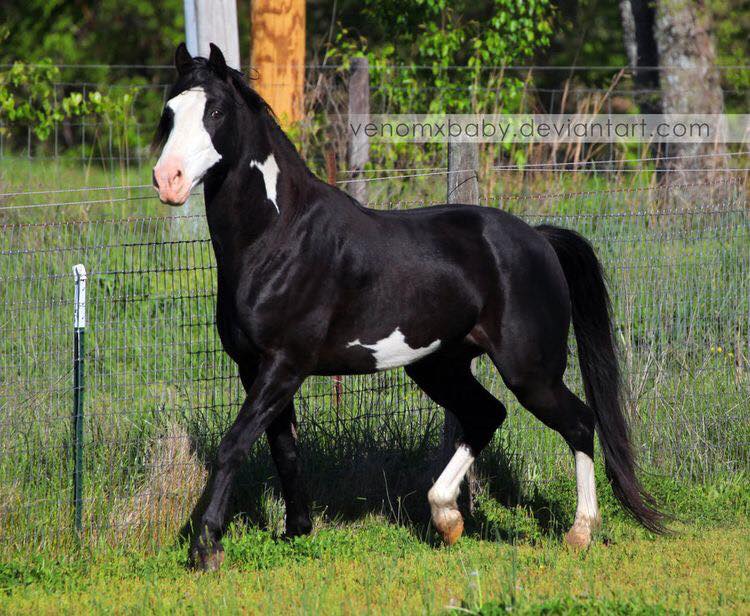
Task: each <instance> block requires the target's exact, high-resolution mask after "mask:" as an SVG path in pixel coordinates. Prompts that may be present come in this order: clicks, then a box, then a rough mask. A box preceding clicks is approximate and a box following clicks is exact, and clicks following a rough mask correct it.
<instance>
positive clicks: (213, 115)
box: [211, 109, 221, 120]
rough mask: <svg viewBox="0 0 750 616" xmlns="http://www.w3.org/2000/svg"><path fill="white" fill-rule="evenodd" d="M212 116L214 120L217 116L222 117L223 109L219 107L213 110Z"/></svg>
mask: <svg viewBox="0 0 750 616" xmlns="http://www.w3.org/2000/svg"><path fill="white" fill-rule="evenodd" d="M211 117H212V118H213V119H214V120H215V119H216V118H220V117H221V111H220V110H219V109H214V110H213V111H212V112H211Z"/></svg>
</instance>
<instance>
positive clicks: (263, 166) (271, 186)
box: [250, 152, 281, 214]
mask: <svg viewBox="0 0 750 616" xmlns="http://www.w3.org/2000/svg"><path fill="white" fill-rule="evenodd" d="M250 168H251V169H253V168H255V169H257V170H258V171H260V172H261V173H262V174H263V183H264V184H265V185H266V197H267V198H268V200H269V201H270V202H271V203H273V206H274V207H275V208H276V212H277V213H279V214H280V213H281V212H279V205H278V203H276V183H277V182H278V180H279V165H277V164H276V158H274V155H273V152H272V153H271V154H269V155H268V158H266V160H264V161H263V162H262V163H259V162H258V161H257V160H254V161H252V162H251V163H250Z"/></svg>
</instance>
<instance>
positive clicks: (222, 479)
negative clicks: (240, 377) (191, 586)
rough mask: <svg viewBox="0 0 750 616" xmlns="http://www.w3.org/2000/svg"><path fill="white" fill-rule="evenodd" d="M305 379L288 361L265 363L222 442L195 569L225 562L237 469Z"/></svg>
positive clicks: (198, 532) (194, 556)
mask: <svg viewBox="0 0 750 616" xmlns="http://www.w3.org/2000/svg"><path fill="white" fill-rule="evenodd" d="M303 379H304V376H303V375H302V374H301V372H300V371H299V370H297V369H296V368H295V366H294V364H293V362H290V361H288V360H287V358H285V357H276V358H274V359H272V360H270V361H264V362H261V364H260V365H259V366H258V371H257V376H256V377H255V379H254V381H253V383H252V385H251V386H250V391H248V395H247V399H246V400H245V402H244V403H243V404H242V408H241V409H240V412H239V414H238V415H237V419H235V421H234V424H232V427H231V428H230V429H229V431H228V432H227V433H226V434H225V435H224V437H223V438H222V439H221V443H220V444H219V450H218V452H217V454H216V461H215V462H214V465H213V469H212V472H211V477H210V479H209V481H208V484H207V485H206V488H205V490H204V494H203V496H202V497H201V501H202V502H203V503H206V508H205V510H204V512H203V515H202V516H201V518H200V522H199V526H198V528H197V529H195V531H196V532H195V538H194V540H193V545H192V546H191V549H190V556H191V559H192V562H193V565H194V566H195V567H196V568H198V569H203V570H216V569H218V568H219V567H220V566H221V563H222V561H223V560H224V550H223V549H222V547H221V543H220V537H221V530H222V528H223V526H224V517H225V515H226V509H227V503H228V502H229V496H230V490H231V486H232V483H233V480H234V477H235V475H236V473H237V469H238V468H239V466H240V464H241V463H242V461H243V459H244V458H245V456H246V455H247V453H248V451H250V447H251V446H252V445H253V443H254V442H255V441H256V440H257V439H258V437H259V436H260V435H261V434H263V432H265V431H266V430H267V429H268V428H269V426H270V425H271V424H272V422H273V421H274V420H275V419H276V418H277V417H279V415H281V414H282V412H283V411H284V410H285V409H286V408H287V407H288V406H289V405H290V403H291V401H292V398H293V397H294V394H295V392H296V391H297V389H298V388H299V386H300V384H301V383H302V381H303Z"/></svg>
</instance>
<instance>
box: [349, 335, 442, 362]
mask: <svg viewBox="0 0 750 616" xmlns="http://www.w3.org/2000/svg"><path fill="white" fill-rule="evenodd" d="M347 346H348V347H352V346H361V347H364V348H366V349H370V350H371V351H372V355H373V357H375V367H376V368H377V369H378V370H387V369H388V368H398V367H399V366H406V365H408V364H411V363H414V362H415V361H417V360H418V359H421V358H422V357H425V356H426V355H429V354H430V353H432V352H434V351H436V350H437V348H438V347H439V346H440V340H435V341H433V342H431V343H430V344H428V345H427V346H426V347H419V348H416V349H415V348H412V347H410V346H409V345H408V344H407V343H406V338H404V335H403V334H402V333H401V330H400V329H399V328H398V327H397V328H396V329H395V330H393V333H392V334H391V335H390V336H388V337H387V338H383V339H382V340H378V341H377V342H376V343H374V344H364V343H362V342H360V340H359V338H357V340H354V341H352V342H350V343H349V344H348V345H347Z"/></svg>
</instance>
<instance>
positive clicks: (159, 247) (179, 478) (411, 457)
mask: <svg viewBox="0 0 750 616" xmlns="http://www.w3.org/2000/svg"><path fill="white" fill-rule="evenodd" d="M746 194H747V193H746V185H745V183H744V181H743V180H742V178H739V179H736V178H735V179H732V178H723V177H721V178H719V179H718V180H716V181H714V182H711V183H697V184H692V185H691V184H685V185H674V184H673V185H671V186H662V187H651V188H637V189H631V188H624V189H612V190H592V191H584V192H550V193H540V194H524V193H516V194H504V195H498V194H492V195H488V196H487V197H486V198H485V199H484V201H485V203H486V204H487V205H490V206H496V207H502V208H503V209H506V210H509V211H512V212H514V213H517V214H519V215H521V216H523V217H524V218H525V219H526V220H528V221H529V222H531V223H534V224H538V223H541V222H551V223H553V224H558V225H561V226H565V227H569V228H573V229H576V230H578V231H580V232H581V233H583V234H584V235H586V236H587V237H588V238H590V239H591V241H592V242H593V243H594V245H595V246H596V248H597V250H598V252H599V254H600V256H601V258H602V260H603V262H604V265H605V269H606V270H607V272H608V274H609V277H610V283H611V288H612V295H613V299H614V303H615V313H616V327H617V337H618V341H619V344H620V347H621V350H622V357H623V362H624V374H625V381H626V390H627V407H628V411H629V413H630V414H631V416H632V418H633V426H634V433H635V440H636V443H637V447H638V452H639V458H640V460H641V461H642V463H643V464H644V466H645V467H646V468H647V469H648V470H650V471H651V472H658V473H665V474H669V475H672V476H675V477H681V478H689V479H693V480H707V479H710V478H711V477H714V476H717V475H722V474H740V473H746V472H747V471H748V470H749V469H748V466H749V464H750V456H749V454H748V451H749V450H750V448H749V447H748V446H749V445H750V250H749V249H748V246H750V211H749V210H748V207H747V201H746ZM50 197H52V199H50ZM34 198H35V199H38V200H39V202H43V201H44V200H45V199H50V202H52V201H53V200H56V196H55V195H37V196H35V197H34ZM405 206H413V204H402V203H389V204H387V205H386V206H385V207H405ZM77 263H82V264H84V265H85V266H86V268H87V270H88V291H87V295H88V302H87V307H88V309H87V312H88V328H87V347H86V350H85V354H84V357H83V359H84V375H85V381H84V382H85V395H84V405H83V417H84V424H83V428H84V429H83V441H82V454H83V455H82V468H80V469H79V470H80V473H81V476H82V478H83V494H82V500H81V503H82V532H81V536H80V537H81V538H82V539H83V540H84V541H86V542H90V541H97V540H105V541H117V542H118V543H123V542H128V541H134V542H144V541H161V540H164V539H165V538H168V537H173V536H174V535H175V533H176V532H177V531H178V530H179V528H180V526H181V524H182V523H184V522H185V521H186V519H187V517H188V515H189V512H190V510H191V507H192V505H193V503H194V501H195V499H196V498H197V496H198V494H199V492H200V491H201V489H202V486H203V483H204V481H205V477H206V471H205V466H206V464H207V462H208V461H209V460H210V459H212V456H213V452H214V451H215V447H216V446H217V444H218V440H219V438H220V436H221V434H222V433H223V432H224V430H225V429H226V428H227V427H228V425H229V423H230V422H231V420H232V419H233V417H234V415H235V414H236V412H237V410H238V407H239V404H240V402H241V400H242V398H243V392H242V390H241V387H240V384H239V380H238V378H237V375H236V370H235V368H234V366H233V365H232V363H231V361H230V360H229V359H228V358H227V357H226V355H225V354H224V353H223V351H222V350H221V346H220V343H219V341H218V338H217V335H216V333H215V327H214V295H215V275H214V274H215V272H214V267H215V266H214V261H213V255H212V251H211V246H210V241H209V239H208V232H207V229H206V227H205V220H204V218H203V217H202V216H182V217H175V216H171V217H169V216H168V217H144V216H139V217H130V218H127V217H115V218H112V219H106V220H95V221H92V220H88V221H79V222H69V221H60V222H52V223H50V222H47V223H9V224H6V225H4V226H2V228H1V229H0V304H1V305H2V310H3V311H2V315H3V316H2V323H3V325H2V336H1V337H0V345H2V346H1V352H0V539H1V540H2V543H3V545H5V546H11V547H15V548H18V549H28V548H30V547H32V546H33V547H37V548H38V547H49V548H64V547H65V546H69V545H73V544H74V543H75V542H76V541H78V540H79V539H77V538H76V534H75V533H74V532H73V530H72V528H73V519H74V512H73V505H74V494H73V476H74V472H75V470H76V469H75V468H74V455H73V448H74V433H73V431H72V413H73V386H72V384H73V370H74V363H73V344H74V338H73V312H74V279H73V275H72V273H71V268H72V266H73V265H75V264H77ZM574 346H575V345H574V344H573V343H572V341H571V361H570V368H569V373H568V374H569V377H568V380H569V382H570V384H571V387H572V388H573V389H574V391H576V392H577V393H579V394H581V391H582V388H581V385H580V382H579V378H578V374H577V366H576V365H575V364H576V360H575V348H574ZM476 371H477V374H478V376H479V378H480V380H481V381H482V382H483V383H484V384H485V385H486V386H487V387H488V389H490V391H492V392H493V393H494V394H495V395H497V396H498V397H499V398H500V399H502V400H503V401H504V403H505V404H506V406H507V407H508V409H509V418H508V420H507V422H506V424H505V425H504V427H503V428H502V430H501V431H500V432H499V434H498V435H497V436H496V438H495V440H494V441H493V443H492V445H491V447H490V451H488V452H487V453H486V454H485V455H484V456H483V458H482V459H481V463H482V464H483V468H484V472H486V473H487V474H488V475H490V476H499V475H503V477H505V475H504V474H503V473H502V472H501V471H500V470H499V468H498V466H497V465H498V464H502V465H504V466H503V468H505V469H506V470H510V471H512V475H513V476H515V477H516V478H517V479H518V480H519V481H520V482H521V483H524V484H534V483H538V482H540V481H545V480H548V479H551V478H555V477H557V476H560V475H566V476H567V475H569V474H570V472H571V469H572V465H571V459H570V456H569V454H568V452H567V450H566V448H565V446H564V444H563V442H562V440H561V439H560V437H559V436H558V435H557V434H555V433H553V432H552V431H550V430H548V429H546V428H543V427H542V426H541V424H539V423H538V422H537V421H536V420H535V419H534V418H533V417H532V416H531V415H530V414H529V413H528V412H526V411H523V410H522V409H520V408H519V407H518V405H517V404H516V403H515V401H514V400H513V399H512V396H510V395H509V394H508V393H507V392H506V390H505V389H504V387H503V385H502V382H501V380H500V378H499V376H498V375H497V372H496V371H495V370H494V368H493V367H492V366H491V365H490V364H489V363H488V362H486V361H480V362H479V363H478V365H477V366H476ZM296 404H297V409H298V416H299V419H300V430H299V433H300V444H301V449H302V456H303V459H304V460H305V469H306V470H305V474H306V478H307V480H308V482H309V484H310V488H311V490H310V491H311V495H312V497H313V498H314V499H315V501H316V502H317V503H318V505H319V507H321V508H324V509H326V511H327V513H328V514H330V515H343V516H346V515H355V514H358V513H361V512H362V511H366V510H368V509H372V508H374V507H380V506H382V501H383V499H384V494H385V493H387V495H388V497H389V498H390V497H403V498H405V499H406V498H412V499H413V500H415V501H421V500H423V499H422V496H423V492H420V491H419V488H420V487H424V485H425V484H424V482H425V477H426V478H427V479H426V480H427V481H428V480H429V459H430V455H431V452H432V451H433V450H434V448H435V446H436V445H437V444H438V442H439V439H440V434H441V426H442V412H440V411H439V410H438V409H436V407H435V406H434V405H433V404H432V403H431V402H430V401H429V400H428V399H427V398H426V397H425V396H424V395H423V394H422V393H421V392H420V391H419V390H418V389H417V388H416V387H415V386H414V385H413V384H412V383H411V382H410V381H409V380H408V378H406V377H405V375H404V374H403V372H402V371H400V370H397V371H388V372H384V373H379V374H376V375H370V376H357V377H345V378H343V379H342V380H341V381H340V382H339V381H334V380H332V379H330V378H322V377H313V378H310V379H308V381H307V382H306V383H305V385H304V387H303V389H302V391H301V392H300V393H299V395H298V396H297V399H296ZM498 461H501V462H498ZM272 477H273V467H272V464H271V461H270V459H269V456H268V454H267V453H266V448H265V446H264V444H260V445H258V446H256V447H255V448H254V449H253V451H252V452H251V454H250V455H249V456H248V461H247V463H246V464H245V465H244V467H243V471H242V473H241V477H240V480H239V481H240V483H241V484H242V485H243V486H244V488H245V489H240V490H238V491H237V492H238V496H237V498H236V502H235V503H234V504H233V508H234V510H235V511H245V512H250V515H251V516H253V515H256V516H260V517H263V516H265V517H266V519H268V517H269V515H270V514H269V508H272V507H273V499H272V498H270V497H269V496H268V492H265V491H264V489H263V486H264V485H265V484H267V483H268V482H269V481H271V478H272ZM420 482H421V483H420ZM384 490H385V493H384Z"/></svg>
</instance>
